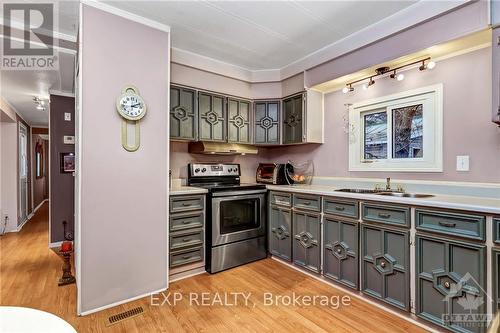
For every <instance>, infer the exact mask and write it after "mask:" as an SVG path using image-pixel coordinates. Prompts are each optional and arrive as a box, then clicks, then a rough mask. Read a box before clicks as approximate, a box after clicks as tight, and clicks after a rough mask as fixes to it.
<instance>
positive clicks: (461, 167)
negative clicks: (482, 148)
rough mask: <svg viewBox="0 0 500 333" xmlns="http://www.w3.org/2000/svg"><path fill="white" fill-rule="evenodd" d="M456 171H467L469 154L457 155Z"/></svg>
mask: <svg viewBox="0 0 500 333" xmlns="http://www.w3.org/2000/svg"><path fill="white" fill-rule="evenodd" d="M457 171H469V156H468V155H464V156H457Z"/></svg>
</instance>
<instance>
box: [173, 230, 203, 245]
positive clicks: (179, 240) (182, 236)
mask: <svg viewBox="0 0 500 333" xmlns="http://www.w3.org/2000/svg"><path fill="white" fill-rule="evenodd" d="M200 245H203V230H193V231H191V230H188V231H182V232H176V233H172V234H171V235H170V250H177V249H181V248H185V247H193V246H200Z"/></svg>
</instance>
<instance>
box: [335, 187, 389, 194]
mask: <svg viewBox="0 0 500 333" xmlns="http://www.w3.org/2000/svg"><path fill="white" fill-rule="evenodd" d="M335 191H337V192H347V193H364V194H370V193H371V194H376V193H380V190H368V189H363V188H341V189H339V190H335Z"/></svg>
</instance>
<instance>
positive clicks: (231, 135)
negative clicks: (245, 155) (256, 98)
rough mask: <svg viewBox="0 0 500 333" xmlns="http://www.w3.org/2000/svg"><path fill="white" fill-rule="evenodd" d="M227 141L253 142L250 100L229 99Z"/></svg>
mask: <svg viewBox="0 0 500 333" xmlns="http://www.w3.org/2000/svg"><path fill="white" fill-rule="evenodd" d="M227 141H228V142H232V143H246V144H249V143H252V126H251V103H250V102H249V101H245V100H239V99H234V98H228V99H227Z"/></svg>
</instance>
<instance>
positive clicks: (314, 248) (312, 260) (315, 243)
mask: <svg viewBox="0 0 500 333" xmlns="http://www.w3.org/2000/svg"><path fill="white" fill-rule="evenodd" d="M292 221H293V233H294V241H293V262H294V263H295V264H296V265H298V266H302V267H305V268H307V269H309V270H311V271H313V272H316V273H319V272H320V257H321V238H320V237H321V217H320V215H319V214H315V213H305V212H301V211H294V212H293V219H292Z"/></svg>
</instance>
